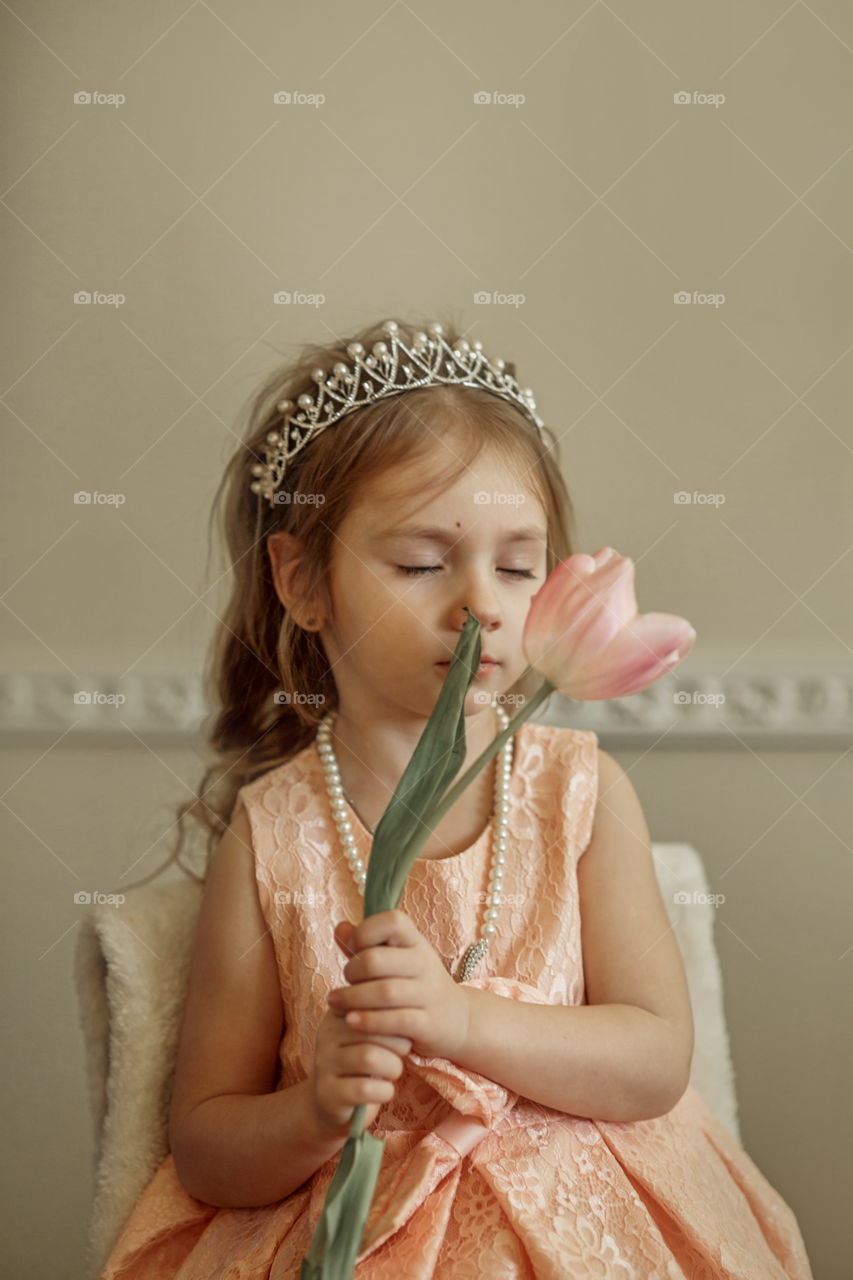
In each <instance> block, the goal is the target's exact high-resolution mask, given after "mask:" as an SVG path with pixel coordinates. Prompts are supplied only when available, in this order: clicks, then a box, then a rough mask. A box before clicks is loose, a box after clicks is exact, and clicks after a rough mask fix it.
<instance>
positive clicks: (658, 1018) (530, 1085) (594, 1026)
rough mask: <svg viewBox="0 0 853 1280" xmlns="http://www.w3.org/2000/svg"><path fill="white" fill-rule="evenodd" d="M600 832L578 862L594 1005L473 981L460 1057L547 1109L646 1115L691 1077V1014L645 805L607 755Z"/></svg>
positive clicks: (659, 1110) (659, 1111)
mask: <svg viewBox="0 0 853 1280" xmlns="http://www.w3.org/2000/svg"><path fill="white" fill-rule="evenodd" d="M598 760H599V792H598V804H597V806H596V813H595V820H594V823H593V831H592V837H591V839H590V843H589V845H588V846H587V848H586V850H585V852H584V853H583V855H582V857H581V858H580V860H579V862H578V894H579V901H580V913H581V933H582V947H583V964H584V979H585V984H586V999H587V1002H588V1003H587V1004H586V1005H571V1006H562V1005H561V1006H554V1005H538V1004H530V1003H522V1002H520V1001H517V1000H510V999H507V998H506V997H503V996H497V995H495V994H494V993H492V992H489V991H482V990H479V989H478V988H476V987H465V988H464V990H465V991H466V993H467V998H468V1007H469V1023H468V1034H467V1037H466V1041H465V1044H464V1045H463V1046H462V1048H461V1050H460V1051H459V1052H457V1053H455V1054H454V1055H453V1056H454V1060H455V1061H456V1062H458V1063H459V1065H460V1066H464V1067H467V1068H468V1069H469V1070H472V1071H477V1072H479V1073H480V1074H481V1075H484V1076H487V1077H488V1078H489V1079H491V1080H496V1081H497V1082H498V1083H499V1084H503V1085H505V1086H506V1087H507V1088H509V1089H512V1090H514V1091H515V1092H517V1093H519V1094H521V1095H523V1096H524V1097H526V1098H530V1099H532V1100H533V1101H535V1102H541V1103H543V1104H544V1105H545V1106H549V1107H553V1108H555V1109H556V1110H558V1111H564V1112H566V1113H568V1114H569V1115H576V1116H588V1117H590V1118H594V1119H598V1120H623V1121H624V1120H642V1119H651V1118H653V1117H655V1116H659V1115H663V1114H664V1113H665V1112H667V1111H669V1110H670V1109H671V1108H672V1107H674V1106H675V1104H676V1102H677V1101H678V1099H679V1098H680V1097H681V1096H682V1094H683V1093H684V1091H685V1089H686V1088H687V1085H688V1083H689V1079H690V1063H691V1060H692V1056H693V1015H692V1010H691V1007H690V994H689V989H688V986H687V977H686V974H685V972H684V964H683V961H682V957H681V952H680V950H679V947H678V943H677V941H676V938H675V935H674V933H673V931H672V926H671V924H670V921H669V915H668V913H667V910H666V907H665V905H664V902H663V899H662V898H661V894H660V889H659V886H658V881H657V876H656V874H655V869H654V862H653V859H652V853H651V842H650V838H649V832H648V828H647V826H646V822H645V819H644V817H643V812H642V809H641V807H640V802H639V800H638V799H637V795H636V792H635V791H634V788H633V787H632V785H631V783H630V782H629V780H628V778H627V777H626V775H625V773H624V771H623V770H622V768H621V767H620V766H619V764H617V762H616V761H615V760H614V759H613V758H612V757H611V756H609V755H608V754H607V752H605V751H600V750H599V752H598Z"/></svg>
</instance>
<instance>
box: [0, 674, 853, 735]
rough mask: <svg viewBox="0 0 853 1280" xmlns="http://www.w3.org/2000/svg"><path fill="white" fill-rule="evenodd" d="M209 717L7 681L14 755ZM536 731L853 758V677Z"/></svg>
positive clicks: (727, 680)
mask: <svg viewBox="0 0 853 1280" xmlns="http://www.w3.org/2000/svg"><path fill="white" fill-rule="evenodd" d="M721 673H722V674H721ZM280 696H282V695H280ZM507 709H508V710H509V711H510V712H511V711H512V708H511V707H508V708H507ZM208 715H209V708H208V706H207V704H206V701H205V698H204V694H203V690H202V681H201V677H200V676H199V675H197V674H196V673H191V672H189V671H186V670H181V669H172V670H165V671H162V670H161V671H148V672H140V673H138V674H131V675H128V676H125V677H124V678H121V677H120V676H118V675H115V674H110V673H107V672H104V671H101V672H90V673H86V674H85V675H83V674H81V676H80V678H79V679H78V678H77V677H75V676H74V675H73V674H71V673H67V674H66V673H65V672H55V671H51V672H41V673H39V672H30V673H8V672H7V673H6V674H2V675H0V737H2V740H3V741H4V742H5V743H7V744H9V743H14V744H20V745H24V744H28V745H39V744H44V745H48V746H49V745H55V744H57V743H58V741H59V740H60V739H64V742H63V745H64V746H80V745H89V746H97V747H102V746H112V745H122V746H131V747H134V746H136V747H141V745H142V742H144V743H145V744H146V745H148V746H155V745H157V744H158V743H159V744H161V745H164V746H172V747H176V746H186V747H195V748H199V747H201V746H202V745H203V739H202V736H201V730H202V726H203V722H204V721H205V719H206V718H207V717H208ZM534 720H536V721H537V722H538V723H541V724H555V725H571V726H574V727H575V728H579V729H594V730H595V732H596V733H597V734H598V735H599V738H600V740H601V745H602V746H603V747H604V748H605V749H608V748H610V747H627V746H631V747H650V746H660V747H673V746H695V747H715V748H716V747H736V748H739V749H744V748H745V747H746V746H756V745H759V746H770V747H787V748H795V747H812V748H814V747H839V746H840V747H847V746H850V745H851V744H853V667H849V666H848V667H841V666H832V665H830V664H805V663H802V664H795V665H794V664H787V665H784V666H783V665H773V666H771V665H769V664H767V665H765V666H763V667H753V668H751V669H746V668H744V667H741V666H740V665H736V666H732V667H731V669H730V670H727V663H726V662H725V661H721V662H720V663H719V665H718V666H717V667H715V668H714V669H711V668H710V667H704V668H702V667H698V666H693V667H685V668H679V669H678V670H676V671H675V672H673V673H672V675H670V676H669V677H667V678H664V679H663V680H659V681H657V682H656V683H655V684H653V685H651V686H650V687H649V688H648V689H646V690H644V691H643V692H642V693H636V694H633V695H632V696H631V697H630V698H621V699H617V700H614V701H607V702H570V701H568V700H567V699H565V698H563V697H562V695H559V694H554V695H553V696H552V698H551V699H550V700H549V702H548V703H547V704H546V706H545V710H544V712H540V714H539V715H537V716H534ZM140 739H141V740H142V742H140V741H139V740H140Z"/></svg>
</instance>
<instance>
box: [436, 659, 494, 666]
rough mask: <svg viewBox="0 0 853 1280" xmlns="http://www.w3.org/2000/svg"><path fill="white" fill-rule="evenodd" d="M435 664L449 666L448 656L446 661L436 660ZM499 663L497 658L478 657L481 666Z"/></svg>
mask: <svg viewBox="0 0 853 1280" xmlns="http://www.w3.org/2000/svg"><path fill="white" fill-rule="evenodd" d="M435 665H436V666H437V667H449V666H450V659H449V658H448V659H447V660H446V661H444V662H437V663H436V664H435ZM500 665H501V664H500V663H499V662H498V660H497V658H481V659H480V666H481V667H499V666H500Z"/></svg>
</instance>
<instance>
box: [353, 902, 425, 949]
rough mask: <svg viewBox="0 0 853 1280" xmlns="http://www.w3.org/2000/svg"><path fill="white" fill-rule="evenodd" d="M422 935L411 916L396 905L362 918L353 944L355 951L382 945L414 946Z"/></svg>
mask: <svg viewBox="0 0 853 1280" xmlns="http://www.w3.org/2000/svg"><path fill="white" fill-rule="evenodd" d="M420 937H421V935H420V933H419V932H418V929H417V928H416V926H415V924H414V922H413V920H412V919H411V917H410V916H408V915H407V914H406V912H405V911H401V910H400V909H399V907H394V908H392V909H391V910H390V911H377V912H376V913H375V914H374V915H372V916H367V917H366V918H365V919H364V920H362V922H361V924H360V925H359V926H358V927H357V928H356V930H355V935H354V937H353V939H352V943H351V945H352V947H353V950H355V951H363V950H364V948H365V947H378V946H382V945H387V946H392V947H413V946H415V945H416V944H417V942H418V941H419V940H420Z"/></svg>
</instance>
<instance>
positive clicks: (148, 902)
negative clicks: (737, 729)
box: [74, 844, 741, 1280]
mask: <svg viewBox="0 0 853 1280" xmlns="http://www.w3.org/2000/svg"><path fill="white" fill-rule="evenodd" d="M652 850H653V853H654V857H655V868H656V871H657V876H658V883H659V884H660V888H661V893H662V896H663V900H664V902H665V904H666V907H667V910H668V912H669V916H670V919H671V921H672V924H673V927H674V929H675V933H676V936H677V938H678V942H679V945H680V947H681V953H682V956H683V957H684V964H685V969H686V971H687V979H688V983H689V986H690V996H691V1000H692V1005H693V1015H694V1024H695V1032H696V1043H695V1049H694V1054H693V1063H692V1068H691V1076H690V1081H691V1084H693V1085H694V1087H695V1088H696V1089H697V1091H698V1092H699V1093H700V1094H701V1096H702V1098H703V1099H704V1101H705V1102H706V1104H707V1105H708V1107H709V1108H710V1110H711V1111H712V1112H713V1113H714V1114H715V1115H716V1116H717V1118H718V1119H719V1120H720V1121H721V1122H722V1123H723V1124H724V1125H725V1126H726V1127H727V1129H728V1130H729V1132H730V1133H731V1134H732V1135H733V1136H734V1137H735V1138H736V1139H737V1141H738V1142H740V1140H741V1139H740V1133H739V1130H738V1122H737V1106H736V1099H735V1091H734V1073H733V1070H732V1063H731V1058H730V1055H729V1040H728V1034H727V1031H726V1024H725V1018H724V1013H723V1000H722V980H721V975H720V966H719V962H718V959H717V953H716V949H715V946H714V939H713V929H714V910H715V908H714V906H713V902H712V900H711V897H710V895H709V893H708V885H707V881H706V879H705V872H704V869H703V866H702V861H701V859H700V857H699V854H698V853H697V852H696V850H695V849H694V848H693V847H692V846H691V845H689V844H653V846H652ZM201 895H202V886H201V885H200V884H198V883H197V882H196V881H194V880H190V879H188V878H187V879H184V880H180V881H167V882H164V883H162V884H150V885H146V886H142V887H140V888H137V889H132V890H130V891H129V892H128V893H127V895H126V901H125V903H124V904H123V905H122V906H121V908H120V909H118V910H117V909H116V907H114V906H110V905H106V904H103V905H95V906H91V907H90V908H89V910H88V912H87V913H86V915H85V917H84V920H83V923H82V926H81V929H80V932H79V935H78V939H77V946H76V950H75V956H74V966H75V967H74V980H75V985H76V988H77V994H78V1001H79V1010H80V1019H81V1025H82V1030H83V1038H84V1044H85V1057H86V1067H87V1072H88V1086H89V1100H90V1106H91V1110H92V1117H93V1121H94V1127H95V1195H94V1203H93V1208H92V1215H91V1220H90V1224H89V1251H88V1257H87V1274H88V1276H89V1277H91V1278H92V1280H93V1278H94V1277H97V1275H98V1273H99V1271H100V1270H101V1268H102V1266H103V1264H104V1262H105V1261H106V1258H107V1256H108V1255H109V1252H110V1250H111V1248H112V1246H113V1244H114V1243H115V1240H116V1238H117V1237H118V1233H119V1231H120V1230H121V1228H122V1226H123V1224H124V1222H125V1220H126V1219H127V1217H128V1215H129V1213H130V1211H131V1209H132V1208H133V1206H134V1204H135V1202H136V1200H137V1199H138V1197H139V1195H140V1194H141V1192H142V1191H143V1190H144V1188H145V1186H146V1185H147V1183H148V1182H149V1181H150V1179H151V1177H152V1175H153V1173H154V1172H155V1170H156V1169H157V1167H158V1166H159V1165H160V1163H161V1162H162V1160H163V1158H164V1157H165V1155H166V1153H167V1152H168V1149H169V1148H168V1110H169V1101H170V1096H171V1085H172V1074H173V1071H174V1062H175V1055H176V1052H177V1043H178V1035H179V1032H180V1023H181V1017H182V1014H183V1006H184V999H185V994H186V984H187V977H188V971H189V961H190V954H191V950H192V941H193V935H194V928H195V922H196V917H197V913H198V909H199V905H200V903H201Z"/></svg>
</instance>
